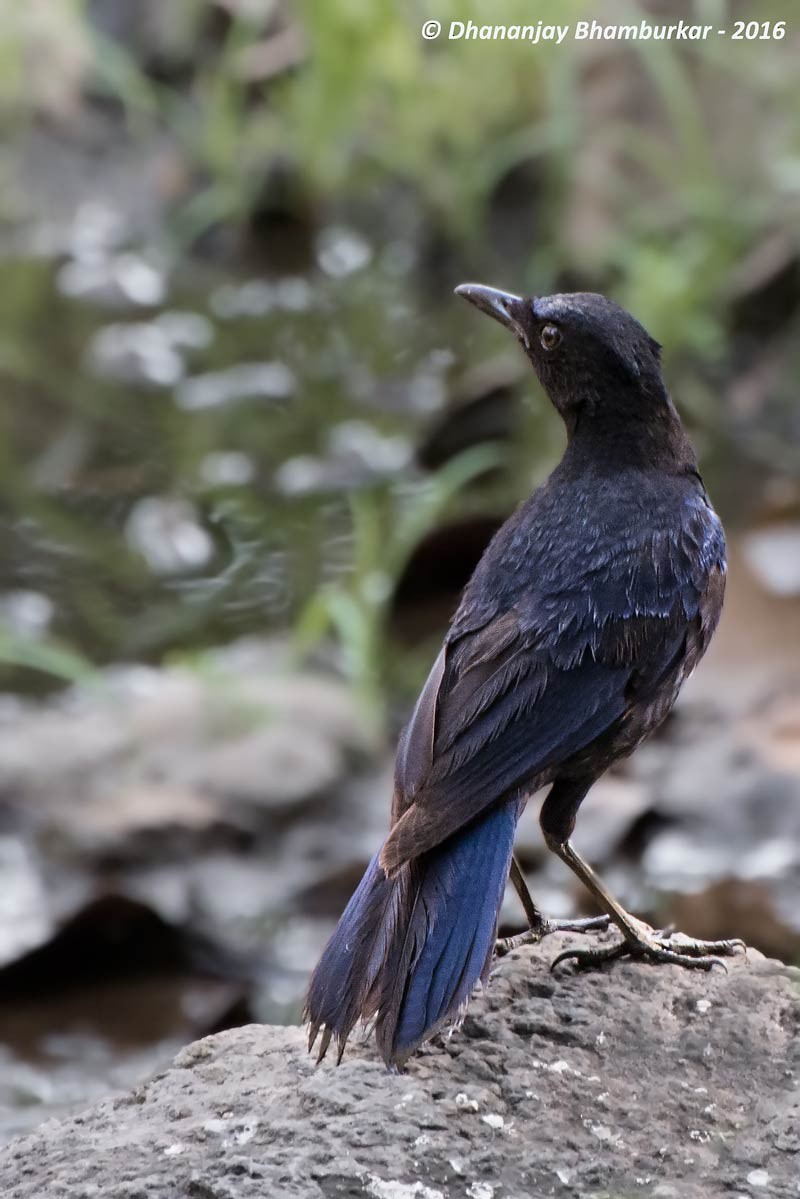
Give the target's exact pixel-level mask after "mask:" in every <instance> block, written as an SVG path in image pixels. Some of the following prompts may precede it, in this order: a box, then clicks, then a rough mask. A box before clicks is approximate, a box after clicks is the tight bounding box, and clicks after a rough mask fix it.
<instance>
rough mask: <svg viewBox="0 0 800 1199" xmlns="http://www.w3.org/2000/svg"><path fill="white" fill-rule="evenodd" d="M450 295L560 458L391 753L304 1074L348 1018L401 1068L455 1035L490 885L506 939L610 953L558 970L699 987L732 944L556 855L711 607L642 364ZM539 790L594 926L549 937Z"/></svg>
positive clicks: (479, 951)
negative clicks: (509, 926)
mask: <svg viewBox="0 0 800 1199" xmlns="http://www.w3.org/2000/svg"><path fill="white" fill-rule="evenodd" d="M456 290H457V293H458V294H459V295H461V296H463V297H464V298H465V299H466V300H469V302H470V303H471V304H474V305H475V307H477V308H479V309H480V310H481V311H482V312H485V313H487V314H488V315H489V316H492V317H494V319H495V320H498V321H500V322H501V324H503V325H505V326H506V327H507V328H509V329H510V330H511V331H512V332H513V333H514V334H515V335H516V337H517V338H518V340H519V341H520V342H521V343H522V346H523V348H524V350H525V353H526V354H527V356H528V358H529V359H530V361H531V363H532V364H533V367H534V370H535V371H536V374H537V375H538V376H539V379H540V381H541V383H542V386H543V387H544V390H545V391H546V393H547V395H548V396H549V398H550V400H551V401H552V403H553V404H554V406H555V408H556V409H557V411H558V412H559V414H560V416H561V417H562V419H563V421H564V424H565V426H566V430H567V447H566V450H565V452H564V456H563V458H562V459H561V462H560V463H559V465H558V466H557V467H556V469H555V470H554V471H553V473H552V474H551V475H550V477H549V478H548V479H547V481H546V482H545V483H544V484H543V485H542V486H541V487H540V488H539V489H538V490H537V491H535V492H534V494H533V495H532V496H531V497H530V498H529V499H528V500H526V501H525V502H524V503H523V504H522V505H521V506H520V507H519V508H518V509H517V511H516V512H515V513H514V515H513V516H512V517H511V518H510V519H509V520H508V521H507V522H506V523H505V524H504V525H503V527H502V528H501V529H500V530H499V532H498V533H497V534H496V535H495V537H494V538H493V540H492V541H491V543H490V545H489V546H488V548H487V550H486V552H485V553H484V555H483V557H482V558H481V560H480V562H479V563H478V566H477V568H476V570H475V573H474V574H473V576H472V578H471V579H470V581H469V583H468V584H467V587H466V589H465V591H464V595H463V598H462V600H461V603H460V604H459V607H458V610H457V611H456V614H455V616H454V617H453V620H452V623H451V625H450V629H449V631H448V633H447V636H446V637H445V640H444V645H443V647H442V650H441V652H440V654H439V656H438V658H437V659H436V662H435V663H434V665H433V669H432V670H431V673H430V675H429V677H428V681H427V682H426V684H425V686H424V687H423V689H422V693H421V695H420V697H419V699H418V701H417V704H416V707H415V708H414V711H413V714H412V716H411V719H410V721H409V723H408V726H407V727H406V729H405V731H404V733H403V735H402V737H401V739H400V744H399V747H398V752H397V764H396V768H395V789H394V797H393V801H392V812H391V829H390V832H389V835H388V837H387V839H386V841H385V842H384V844H383V846H382V847H381V849H380V850H379V851H378V852H377V853H376V854H375V857H374V858H373V860H372V862H371V863H370V865H369V866H368V868H367V872H366V874H365V875H364V877H363V879H362V881H361V883H360V884H359V887H358V889H357V890H356V892H355V894H354V895H353V897H352V899H351V900H350V903H349V904H348V906H347V909H346V911H345V913H344V915H343V916H342V918H341V920H340V922H339V925H338V927H337V929H336V931H335V932H334V933H333V936H332V937H331V939H330V941H329V943H328V945H327V947H326V949H325V951H324V953H323V955H322V958H321V960H320V962H319V964H318V966H317V968H316V970H315V971H314V974H313V977H312V979H311V983H310V986H309V991H308V998H307V1003H306V1019H307V1020H308V1022H309V1024H310V1026H311V1038H310V1040H311V1044H313V1042H314V1040H315V1039H316V1037H317V1035H318V1034H319V1033H320V1032H322V1041H321V1051H320V1057H322V1056H324V1054H325V1052H326V1050H327V1048H328V1045H329V1043H330V1040H331V1038H332V1037H335V1038H336V1039H337V1042H338V1046H339V1055H340V1057H341V1053H342V1052H343V1050H344V1046H345V1044H346V1041H347V1038H348V1036H349V1034H350V1032H351V1031H352V1029H353V1027H354V1025H355V1024H356V1022H357V1021H359V1020H363V1021H373V1022H374V1027H375V1033H376V1038H377V1043H378V1048H379V1050H380V1053H381V1055H382V1056H383V1058H384V1060H385V1061H386V1062H387V1063H388V1064H390V1065H400V1064H402V1063H403V1062H404V1061H405V1059H406V1058H407V1057H408V1055H409V1054H410V1053H412V1052H413V1050H414V1049H415V1047H416V1046H418V1045H419V1044H420V1042H421V1041H423V1040H424V1039H425V1038H426V1037H429V1036H430V1035H431V1033H432V1032H433V1031H434V1030H436V1029H437V1028H439V1027H440V1026H441V1025H443V1024H444V1023H445V1022H448V1021H451V1022H452V1021H455V1020H457V1019H458V1017H459V1016H460V1014H461V1013H462V1012H463V1010H464V1007H465V1005H466V1002H467V1000H468V999H469V996H470V993H471V991H472V989H473V987H474V986H475V984H476V983H477V982H478V980H479V979H480V980H485V979H486V977H487V975H488V971H489V967H490V964H491V960H492V953H493V948H494V942H495V936H496V928H497V917H498V910H499V908H500V903H501V900H502V896H503V891H504V888H505V885H506V881H507V879H508V878H509V873H510V875H511V880H512V882H513V883H514V885H515V886H516V888H517V890H518V892H519V894H520V897H521V898H522V900H523V903H524V904H525V909H526V913H527V915H528V919H529V922H530V925H531V928H530V931H529V933H528V934H522V939H525V937H526V936H527V937H528V938H529V939H538V938H539V937H541V936H543V935H544V934H545V933H546V932H548V931H551V930H552V929H554V928H563V927H570V928H587V927H592V926H597V925H602V924H604V923H608V920H609V919H610V920H611V921H613V923H614V924H615V925H616V926H617V927H618V929H619V930H620V933H621V934H622V936H621V939H620V940H618V941H617V942H616V943H612V944H603V945H601V946H598V947H596V948H594V949H588V950H573V951H571V952H570V953H569V954H567V955H562V957H564V956H566V957H572V958H574V959H576V960H577V961H579V962H580V963H582V964H586V963H591V962H594V961H603V960H607V959H609V958H612V957H617V956H620V955H621V954H623V953H629V954H632V955H635V956H638V957H641V958H645V959H649V960H651V961H661V962H673V963H677V964H679V965H681V966H687V967H695V968H700V969H709V968H710V967H711V965H713V963H714V962H715V961H716V958H715V957H713V956H712V955H714V954H730V953H732V952H734V951H735V949H736V948H737V947H738V946H739V945H740V944H741V943H740V942H736V941H719V942H706V941H698V940H694V939H692V938H689V937H685V936H683V935H680V934H677V935H669V936H668V935H665V934H659V933H656V932H655V931H654V930H653V929H652V928H650V927H649V926H647V925H645V924H644V923H642V922H641V921H639V920H637V919H635V918H634V917H633V916H631V915H629V914H628V913H627V912H626V911H625V909H624V908H622V907H621V906H620V904H619V903H618V902H617V901H616V900H615V899H614V897H613V896H612V895H610V894H609V892H608V891H607V890H606V888H605V887H604V886H603V884H602V882H601V881H600V879H599V878H598V877H597V875H596V874H595V873H594V871H593V870H592V869H591V867H590V866H589V865H588V864H587V863H586V862H585V861H584V860H583V858H582V857H581V856H580V855H579V854H578V853H577V852H576V850H575V849H574V848H573V846H572V844H571V843H570V835H571V833H572V830H573V827H574V824H575V818H576V814H577V812H578V808H579V807H580V804H581V802H582V800H583V798H584V796H585V795H586V793H587V792H588V790H589V788H590V787H591V786H592V784H593V783H594V782H595V780H596V779H597V778H598V777H599V776H600V775H601V774H602V773H603V772H604V771H605V770H606V769H607V768H608V767H609V766H610V765H611V763H612V762H615V761H616V760H617V759H619V758H621V757H624V756H625V755H626V754H630V753H631V752H632V750H633V749H634V748H635V747H636V746H637V745H638V744H639V742H640V741H641V740H642V739H643V738H644V737H646V736H647V735H648V734H649V733H651V732H652V731H653V730H654V729H655V728H657V727H658V725H660V724H661V722H662V721H663V720H664V718H665V717H666V715H667V713H668V712H669V710H670V708H671V707H672V705H673V703H674V702H675V698H676V696H677V694H678V691H679V689H680V687H681V684H682V683H683V681H684V680H685V679H686V678H687V677H688V676H689V674H691V672H692V670H693V669H694V667H695V666H696V665H697V663H698V662H699V660H700V658H701V657H702V656H703V654H704V652H705V650H706V647H707V646H708V643H709V640H710V638H711V635H712V633H713V632H714V629H715V627H716V624H717V621H718V619H719V615H720V610H721V607H722V599H723V593H724V589H725V538H724V535H723V532H722V527H721V525H720V522H719V520H718V518H717V516H716V514H715V512H714V510H713V508H712V507H711V503H710V501H709V498H708V495H707V494H706V490H705V487H704V486H703V481H702V479H701V477H700V475H699V473H698V469H697V461H696V458H695V454H694V451H693V449H692V446H691V444H690V442H689V440H688V438H687V436H686V433H685V432H684V430H683V427H682V425H681V422H680V419H679V417H678V414H677V412H676V410H675V407H674V405H673V403H672V400H671V399H670V397H669V394H668V393H667V390H666V387H665V386H664V382H663V380H662V377H661V364H660V347H659V346H658V344H657V342H655V341H654V340H653V338H652V337H650V336H649V334H648V333H647V332H646V330H645V329H644V328H643V327H642V326H641V325H640V324H639V322H638V321H636V320H635V319H634V318H633V317H632V316H631V315H630V314H629V313H627V312H626V311H624V309H622V308H620V307H619V306H618V305H617V304H614V303H612V301H610V300H608V299H606V298H605V297H604V296H600V295H593V294H590V293H577V294H574V295H554V296H539V297H533V298H525V297H521V296H515V295H510V294H508V293H506V292H502V291H497V290H495V289H494V288H489V287H484V286H481V285H478V284H472V283H468V284H464V285H463V286H461V287H459V288H457V289H456ZM545 786H549V788H550V790H549V792H548V794H547V796H546V798H545V800H544V804H543V806H542V809H541V815H540V823H541V828H542V832H543V834H544V839H545V842H546V843H547V845H548V847H549V848H550V849H551V850H552V851H553V852H554V853H556V854H558V856H559V857H560V858H562V859H563V861H564V862H566V864H567V865H568V866H569V867H570V868H571V869H572V870H573V871H574V872H575V874H576V875H577V876H578V877H579V878H580V879H581V880H582V882H583V883H584V884H585V885H586V887H587V888H588V889H589V890H590V891H591V892H592V894H593V895H594V897H595V900H596V901H597V903H598V904H599V905H600V907H601V909H602V910H603V911H604V912H605V913H607V916H606V917H601V918H599V919H595V920H588V921H573V922H561V923H556V922H554V921H550V920H547V919H546V918H545V917H544V916H542V915H541V914H540V913H539V911H538V910H537V908H536V907H535V906H534V904H533V902H532V900H531V899H530V896H529V895H528V893H527V888H526V886H525V883H524V880H523V878H522V875H521V873H520V870H519V867H518V865H517V863H516V861H515V859H514V858H513V845H514V834H515V830H516V826H517V821H518V820H519V818H520V816H521V815H522V812H523V810H524V808H525V804H526V801H527V799H528V797H529V796H530V795H531V794H533V792H534V791H537V790H538V789H539V788H541V787H545ZM519 940H520V938H517V939H516V943H519ZM559 960H560V959H559Z"/></svg>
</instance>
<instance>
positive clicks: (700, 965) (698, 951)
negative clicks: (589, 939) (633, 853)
mask: <svg viewBox="0 0 800 1199" xmlns="http://www.w3.org/2000/svg"><path fill="white" fill-rule="evenodd" d="M549 847H550V849H552V850H553V852H554V853H556V854H558V856H559V857H560V858H561V860H562V861H563V862H566V863H567V865H568V866H569V868H570V870H572V871H573V872H574V873H575V874H576V875H577V876H578V878H579V879H580V880H581V882H582V883H583V884H584V885H585V886H586V887H587V888H588V890H589V891H591V893H592V895H594V897H595V899H596V900H597V902H598V903H599V904H600V906H601V907H602V908H604V909H605V910H606V912H608V915H609V916H610V918H611V919H612V920H613V921H614V923H615V924H616V926H617V928H618V929H619V930H620V932H621V933H622V936H623V938H624V940H622V941H620V942H617V943H616V944H614V945H608V946H604V947H603V948H598V949H568V950H566V952H565V953H562V954H559V956H558V957H557V958H556V959H555V961H554V962H553V963H552V967H551V969H552V968H554V967H555V966H557V965H558V963H559V962H565V961H574V962H575V963H576V964H577V965H578V966H594V965H599V964H600V963H602V962H608V961H613V960H614V959H615V958H618V957H625V956H627V955H630V956H632V957H643V958H647V959H648V960H649V961H651V962H673V963H675V964H676V965H678V966H688V967H690V968H691V969H694V970H710V969H711V968H712V966H722V965H724V963H723V962H721V961H720V958H721V957H730V956H731V955H732V954H734V953H736V951H737V950H738V949H744V948H745V943H744V941H740V940H739V939H738V938H737V939H735V940H730V941H700V940H698V939H696V938H695V937H687V936H685V934H683V933H672V932H666V933H665V932H657V931H656V930H655V929H653V928H651V927H650V925H649V924H645V923H644V921H643V920H637V919H636V917H635V916H631V914H630V913H629V912H626V911H625V909H624V908H623V907H622V906H621V905H620V904H619V903H617V901H616V899H614V896H613V895H611V893H610V892H609V891H607V890H606V888H605V886H604V885H603V883H602V881H601V880H600V879H599V878H598V876H597V875H596V874H595V872H594V870H592V868H591V866H590V865H589V863H588V862H585V861H584V860H583V858H582V857H581V856H580V854H579V853H578V852H577V850H575V849H574V848H573V846H572V845H571V844H570V842H569V841H564V842H562V843H560V844H550V846H549Z"/></svg>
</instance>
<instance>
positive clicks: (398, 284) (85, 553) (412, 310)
mask: <svg viewBox="0 0 800 1199" xmlns="http://www.w3.org/2000/svg"><path fill="white" fill-rule="evenodd" d="M119 236H120V235H119V233H118V232H117V225H115V223H114V220H113V219H112V216H110V215H109V214H107V213H106V214H105V216H103V215H102V213H98V212H96V211H94V209H92V208H90V209H89V210H88V211H86V210H83V211H82V212H79V214H78V216H77V217H76V220H75V224H74V227H73V228H72V229H71V231H70V232H69V236H68V237H66V238H63V239H62V241H63V242H64V243H65V244H64V245H63V246H62V254H61V256H60V257H58V258H54V257H52V256H48V255H42V256H40V257H31V256H25V257H15V256H13V254H12V255H11V256H10V257H8V258H7V259H6V261H5V262H4V264H3V271H4V287H3V289H2V295H0V364H2V369H3V375H4V402H3V408H2V413H1V414H0V422H2V424H1V425H0V503H1V504H2V508H3V511H4V514H5V517H4V519H5V524H6V536H5V537H4V539H3V541H4V544H3V547H2V549H0V628H2V629H4V630H5V635H6V644H7V642H8V639H9V638H11V639H13V638H16V639H18V640H19V641H20V642H21V643H23V644H24V645H28V643H29V642H30V641H31V640H32V639H33V640H35V639H36V638H44V637H48V636H49V637H51V638H57V639H58V640H59V642H61V643H63V644H64V645H66V646H68V647H70V648H71V649H73V650H74V651H76V652H77V653H78V654H80V655H81V656H82V657H84V658H86V659H88V660H89V661H91V662H93V663H104V662H107V661H110V660H114V659H130V658H145V659H154V658H157V657H158V655H160V654H161V653H163V652H164V651H165V650H166V649H168V648H174V647H176V646H177V647H184V648H186V647H196V646H202V645H206V644H211V643H215V642H218V641H220V640H225V639H228V638H230V637H232V636H234V635H238V634H241V633H243V632H246V631H250V630H254V629H258V630H269V629H275V628H283V627H285V626H287V625H288V624H289V623H290V622H291V621H292V619H293V617H294V616H295V615H296V613H297V611H298V609H299V608H300V607H301V605H302V603H303V602H304V601H305V600H306V599H307V598H308V596H309V595H310V594H313V592H314V591H315V589H316V588H317V587H318V586H319V584H320V583H321V582H323V581H326V580H330V579H331V578H334V577H336V576H337V574H338V573H340V572H341V571H343V570H346V569H347V568H348V557H349V551H348V530H349V516H348V511H347V496H348V494H349V493H350V492H351V491H352V489H354V488H359V487H363V486H370V485H375V484H381V483H383V482H388V483H391V481H392V480H393V479H397V478H400V477H402V478H405V479H407V478H408V477H409V475H411V476H412V477H413V473H414V472H413V461H414V453H415V447H416V444H417V442H418V440H419V437H420V436H421V435H422V433H423V431H424V429H425V428H426V426H427V425H428V424H429V423H430V422H431V421H432V420H433V419H435V418H436V417H437V415H438V414H439V413H440V412H441V410H442V409H443V407H444V406H445V405H446V402H447V398H448V393H449V391H450V388H451V381H452V377H453V375H454V373H455V372H456V369H457V368H458V367H460V366H462V365H464V364H468V363H469V361H470V360H473V361H474V360H476V359H477V358H478V357H480V356H481V355H482V353H483V351H484V348H485V347H487V346H489V347H492V346H496V345H497V344H500V342H499V338H500V337H502V334H501V333H500V331H499V330H498V331H495V330H490V329H486V328H484V327H483V323H482V322H481V323H479V322H475V330H474V332H470V335H469V336H470V344H469V346H468V347H467V346H465V345H464V340H465V339H464V332H463V329H464V323H465V318H464V313H463V311H462V309H461V307H460V305H459V304H458V302H457V301H455V300H453V299H451V297H449V296H445V297H444V298H442V297H437V298H436V300H432V299H431V298H430V297H427V296H426V295H425V294H424V293H423V292H422V291H421V289H420V288H419V286H418V284H417V281H416V280H417V276H416V275H415V274H414V273H413V269H412V267H413V254H412V253H411V251H410V250H409V251H408V252H407V253H406V254H403V253H401V252H400V250H401V249H402V247H398V246H397V245H395V244H391V243H390V244H389V245H385V246H379V245H374V244H371V243H370V242H369V241H368V240H367V238H366V237H364V236H363V234H360V233H357V232H356V231H354V230H349V229H345V228H341V227H338V226H334V227H331V228H329V229H324V230H322V231H321V232H320V234H319V236H318V237H317V239H316V242H315V247H314V258H313V260H312V261H311V262H310V263H309V265H308V268H307V270H306V271H305V272H304V273H292V274H274V275H269V274H267V273H264V274H260V275H257V274H253V275H249V274H245V275H244V276H240V277H235V276H234V275H233V274H232V272H230V271H227V270H222V269H219V268H217V269H211V268H209V267H207V266H202V267H201V266H198V265H197V264H193V265H191V264H185V263H184V264H183V266H182V267H180V268H179V269H177V268H174V267H172V266H170V265H169V264H168V263H166V262H165V261H163V260H162V261H161V262H159V256H158V255H157V254H156V253H155V252H152V251H151V252H150V253H141V254H138V253H137V254H134V253H132V252H131V251H130V250H127V249H124V248H120V247H119V246H117V245H116V239H117V238H118V237H119ZM162 258H163V256H162ZM454 347H458V350H459V357H458V358H457V356H456V353H455V352H454ZM509 348H510V347H509ZM462 352H463V353H464V357H463V360H462V359H461V357H460V355H461V353H462ZM507 495H508V501H510V499H511V495H512V488H511V487H509V488H508V492H507ZM3 656H5V657H7V658H13V657H14V656H15V655H14V654H13V653H10V654H9V653H6V654H5V655H3V654H0V657H3ZM16 656H17V658H19V659H20V662H17V663H14V662H11V663H8V664H6V666H5V667H4V668H3V670H2V675H0V683H2V685H3V686H5V687H6V688H10V689H12V690H30V689H33V688H41V687H42V686H43V685H47V684H48V679H47V677H46V676H42V675H41V674H40V673H38V672H32V671H31V670H29V669H26V667H25V665H24V661H25V654H23V653H18V654H17V655H16Z"/></svg>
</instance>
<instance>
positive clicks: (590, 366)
mask: <svg viewBox="0 0 800 1199" xmlns="http://www.w3.org/2000/svg"><path fill="white" fill-rule="evenodd" d="M456 294H457V295H459V296H463V297H464V299H465V300H469V302H470V304H474V305H475V307H476V308H479V309H480V311H481V312H485V313H486V314H487V315H488V316H491V317H493V318H494V320H496V321H499V322H500V324H501V325H505V326H506V328H508V329H510V330H511V331H512V332H513V333H514V334H515V335H516V337H517V338H518V340H519V341H520V342H521V343H522V346H523V348H524V349H525V353H526V354H527V355H528V357H529V358H530V360H531V362H532V363H533V367H534V370H535V371H536V374H537V375H538V376H539V379H540V381H541V383H542V386H543V387H544V389H545V391H546V392H547V394H548V396H549V398H550V400H551V401H552V402H553V404H554V405H555V407H556V408H557V409H558V411H559V412H560V413H561V416H562V417H563V418H564V420H565V422H566V424H567V427H568V428H571V427H572V426H573V425H574V424H575V422H576V421H577V419H578V416H579V414H580V413H582V412H585V411H587V410H588V411H590V412H593V413H595V414H596V415H597V416H598V417H602V416H603V415H604V414H605V415H609V414H610V413H609V412H608V409H609V408H610V407H611V408H613V409H614V410H615V412H616V413H617V414H618V415H622V414H623V412H624V413H625V415H627V416H631V415H633V414H634V413H633V411H632V409H639V412H638V413H637V415H645V414H646V410H647V409H648V408H649V407H650V404H648V402H647V400H648V397H649V398H650V399H651V401H652V402H656V403H661V402H663V401H664V400H666V392H665V391H664V386H663V383H662V381H661V364H660V349H661V347H660V346H659V344H658V342H656V341H654V340H653V338H652V337H650V335H649V333H648V332H647V330H646V329H644V328H643V327H642V325H640V324H639V322H638V321H637V320H636V319H635V318H634V317H632V316H631V314H630V313H629V312H626V311H625V309H624V308H620V306H619V305H618V304H615V303H614V302H613V300H608V299H606V297H605V296H601V295H597V294H595V293H593V292H574V293H572V294H564V295H554V296H516V295H512V294H511V293H510V292H505V291H498V290H497V289H496V288H494V287H485V286H483V284H480V283H462V284H461V286H460V287H457V288H456Z"/></svg>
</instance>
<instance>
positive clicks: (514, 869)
mask: <svg viewBox="0 0 800 1199" xmlns="http://www.w3.org/2000/svg"><path fill="white" fill-rule="evenodd" d="M509 878H510V880H511V882H512V883H513V885H514V890H515V891H516V893H517V895H518V896H519V900H520V903H521V904H522V906H523V908H524V909H525V915H526V917H527V920H528V927H527V929H526V930H525V932H523V933H517V935H516V936H515V937H502V938H500V939H499V940H498V941H497V943H496V944H495V954H496V955H497V957H499V958H502V957H505V955H506V954H507V953H510V952H511V950H512V949H519V947H520V946H521V945H535V944H536V943H537V942H538V941H541V939H542V937H546V936H547V934H548V933H556V932H571V933H584V932H590V931H591V930H592V929H597V928H600V929H602V928H608V925H609V917H608V916H589V917H587V918H586V919H584V920H551V919H550V918H549V917H547V916H545V915H543V913H542V912H540V911H539V909H538V908H537V906H536V904H535V903H534V901H533V898H532V896H531V893H530V891H529V890H528V884H527V883H526V882H525V876H524V874H523V873H522V868H521V866H520V864H519V862H518V861H517V858H516V856H512V858H511V870H510V872H509Z"/></svg>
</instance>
